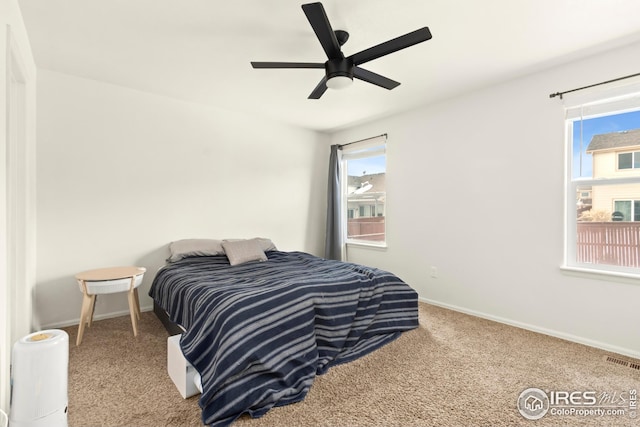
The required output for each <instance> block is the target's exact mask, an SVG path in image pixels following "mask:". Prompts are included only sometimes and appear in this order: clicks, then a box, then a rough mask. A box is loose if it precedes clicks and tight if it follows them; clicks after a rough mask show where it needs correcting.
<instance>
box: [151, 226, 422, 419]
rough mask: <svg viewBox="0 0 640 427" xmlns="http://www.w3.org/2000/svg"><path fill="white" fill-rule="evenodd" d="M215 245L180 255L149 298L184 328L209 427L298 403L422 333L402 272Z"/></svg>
mask: <svg viewBox="0 0 640 427" xmlns="http://www.w3.org/2000/svg"><path fill="white" fill-rule="evenodd" d="M211 242H213V243H211V245H212V247H213V249H211V250H196V251H191V252H189V251H186V253H187V255H186V256H182V255H184V252H183V253H182V254H179V255H178V256H175V252H176V251H174V250H172V255H171V257H170V259H169V260H168V261H170V262H169V263H168V264H167V265H165V266H164V267H162V268H161V269H160V270H159V271H158V273H157V274H156V276H155V278H154V280H153V283H152V285H151V288H150V291H149V295H150V296H151V297H152V298H153V300H154V304H155V305H156V307H157V308H158V309H159V310H162V311H163V312H166V313H167V315H168V318H169V320H170V323H173V324H177V325H179V326H180V327H181V328H182V329H183V330H184V332H183V333H182V337H181V340H180V347H181V349H182V352H183V354H184V356H185V358H186V359H187V360H188V361H189V363H191V364H192V365H193V366H194V367H195V369H196V370H197V371H198V372H199V373H200V377H201V384H202V394H201V395H200V398H199V405H200V407H201V408H202V421H203V423H204V424H206V425H211V426H216V427H217V426H226V425H229V424H231V423H233V421H235V420H236V419H237V418H238V417H239V416H241V415H242V414H249V415H250V416H252V417H260V416H262V415H264V414H265V413H266V412H267V411H268V410H269V409H271V408H272V407H274V406H282V405H286V404H290V403H294V402H298V401H300V400H302V399H304V397H305V395H306V394H307V392H308V391H309V389H310V387H311V385H312V383H313V380H314V378H315V376H316V375H321V374H324V373H325V372H327V370H328V369H329V368H330V367H331V366H335V365H337V364H340V363H346V362H349V361H352V360H354V359H357V358H359V357H361V356H364V355H366V354H368V353H370V352H372V351H374V350H376V349H378V348H380V347H381V346H383V345H385V344H387V343H389V342H391V341H392V340H394V339H396V338H397V337H398V336H399V335H400V334H401V333H402V332H404V331H407V330H410V329H413V328H416V327H417V326H418V296H417V293H416V292H415V291H414V290H413V289H412V288H411V287H409V286H408V285H407V284H406V283H405V282H403V281H402V280H401V279H400V278H398V277H397V276H395V275H394V274H392V273H389V272H386V271H383V270H379V269H376V268H371V267H365V266H362V265H358V264H353V263H346V262H339V261H332V260H326V259H322V258H319V257H316V256H313V255H310V254H308V253H304V252H283V251H278V250H277V249H276V248H275V246H273V244H272V243H271V242H270V240H268V239H248V240H241V241H238V240H234V241H211ZM217 242H221V243H217ZM248 248H249V249H248ZM174 249H175V248H174ZM173 332H175V330H174V331H173ZM345 398H348V397H347V396H345Z"/></svg>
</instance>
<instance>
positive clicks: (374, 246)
mask: <svg viewBox="0 0 640 427" xmlns="http://www.w3.org/2000/svg"><path fill="white" fill-rule="evenodd" d="M346 245H347V247H354V248H364V249H376V250H383V251H384V250H386V249H387V243H386V242H385V243H365V242H347V243H346Z"/></svg>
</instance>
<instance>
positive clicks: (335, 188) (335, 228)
mask: <svg viewBox="0 0 640 427" xmlns="http://www.w3.org/2000/svg"><path fill="white" fill-rule="evenodd" d="M340 149H341V147H340V146H339V145H332V146H331V156H330V157H329V186H328V188H327V237H326V240H325V245H324V257H325V258H327V259H335V260H339V261H342V224H341V223H340V222H341V221H340V220H341V218H342V206H340V200H341V197H340V196H341V195H340V192H341V188H340Z"/></svg>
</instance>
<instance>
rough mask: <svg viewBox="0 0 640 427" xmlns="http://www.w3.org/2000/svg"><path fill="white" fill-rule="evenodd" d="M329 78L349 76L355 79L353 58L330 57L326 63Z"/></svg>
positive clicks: (325, 67)
mask: <svg viewBox="0 0 640 427" xmlns="http://www.w3.org/2000/svg"><path fill="white" fill-rule="evenodd" d="M324 69H325V71H326V72H327V80H329V79H332V78H334V77H340V76H341V77H349V78H350V79H352V80H353V60H351V59H349V58H342V59H330V60H328V61H327V62H325V63H324Z"/></svg>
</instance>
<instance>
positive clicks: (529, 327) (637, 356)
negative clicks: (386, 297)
mask: <svg viewBox="0 0 640 427" xmlns="http://www.w3.org/2000/svg"><path fill="white" fill-rule="evenodd" d="M419 300H420V301H422V302H426V303H427V304H431V305H435V306H438V307H442V308H446V309H449V310H453V311H458V312H460V313H465V314H469V315H471V316H475V317H480V318H483V319H487V320H493V321H494V322H498V323H504V324H505V325H509V326H514V327H516V328H520V329H526V330H528V331H532V332H537V333H540V334H544V335H549V336H552V337H555V338H560V339H563V340H566V341H571V342H575V343H578V344H584V345H587V346H589V347H595V348H598V349H600V350H605V351H609V352H612V353H617V354H621V355H624V356H628V357H633V358H634V359H640V352H638V351H635V350H631V349H628V348H624V347H618V346H615V345H611V344H607V343H603V342H600V341H595V340H592V339H589V338H584V337H580V336H577V335H572V334H567V333H565V332H560V331H556V330H554V329H547V328H541V327H539V326H536V325H531V324H529V323H523V322H518V321H515V320H511V319H507V318H504V317H500V316H494V315H492V314H487V313H482V312H480V311H475V310H469V309H467V308H464V307H459V306H456V305H451V304H446V303H442V302H440V301H434V300H430V299H428V298H422V297H420V298H419Z"/></svg>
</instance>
